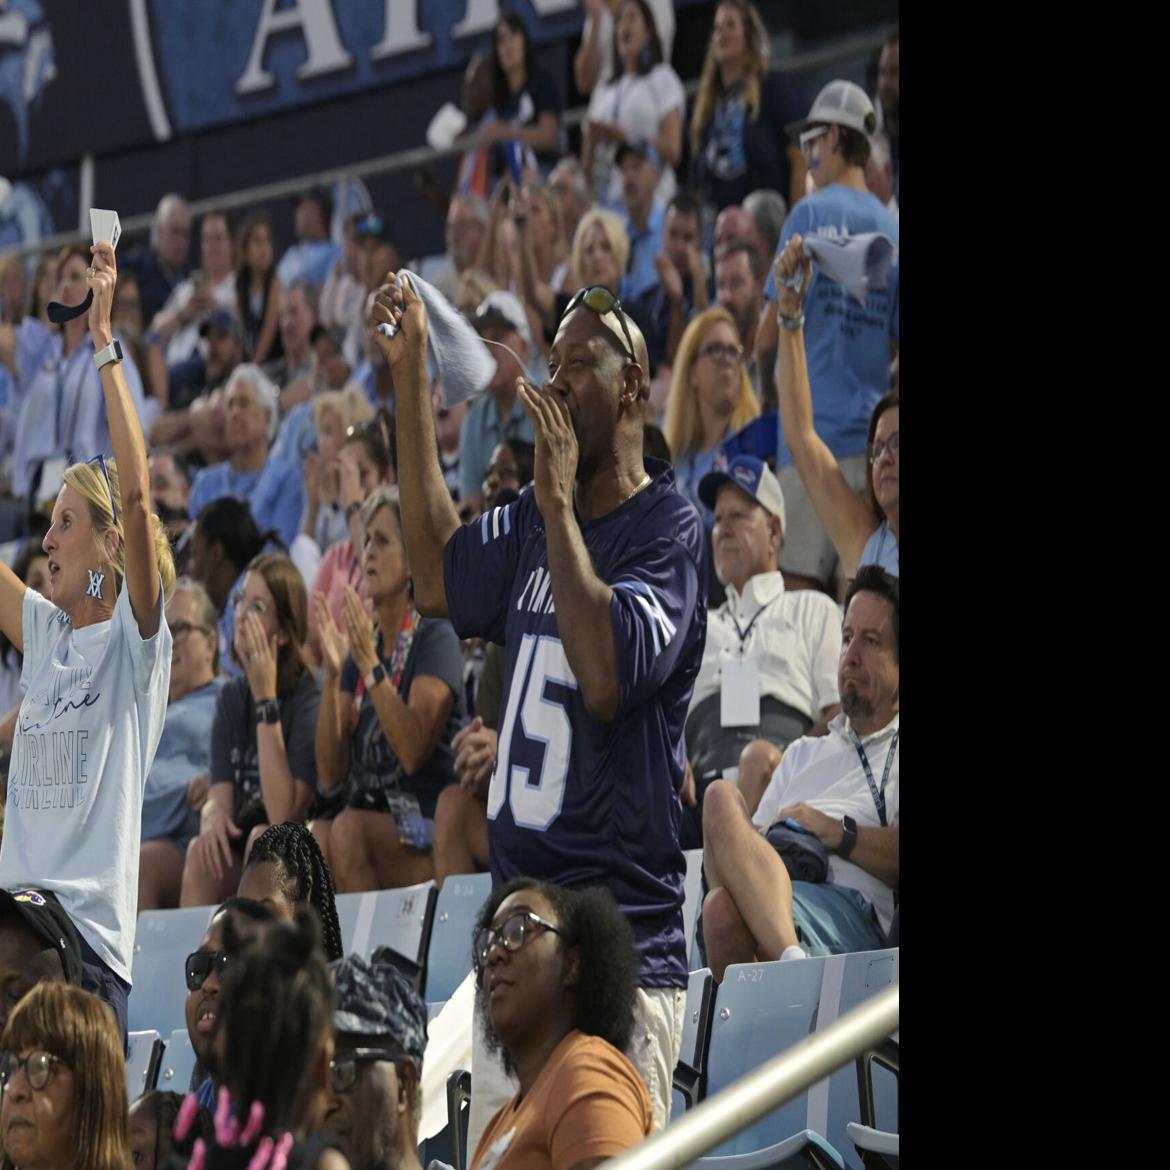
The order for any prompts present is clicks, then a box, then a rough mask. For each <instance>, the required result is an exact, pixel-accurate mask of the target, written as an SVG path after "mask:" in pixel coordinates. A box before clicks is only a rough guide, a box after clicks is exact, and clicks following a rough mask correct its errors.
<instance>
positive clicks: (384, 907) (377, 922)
mask: <svg viewBox="0 0 1170 1170" xmlns="http://www.w3.org/2000/svg"><path fill="white" fill-rule="evenodd" d="M436 894H437V887H436V886H435V883H434V882H433V881H428V882H419V884H418V885H415V886H402V887H401V888H399V889H396V890H376V891H372V892H370V893H367V894H338V895H337V917H338V918H339V919H340V922H341V940H342V943H343V945H344V947H345V953H346V954H347V955H350V954H359V955H364V956H366V957H367V958H368V957H369V955H370V953H371V952H372V951H373V950H374V948H375V947H383V946H388V947H393V948H394V950H395V951H396V952H397V953H398V955H399V956H400V957H401V958H402V959H404V960H405V962H404V963H403V964H402V968H403V973H404V974H407V975H409V976H410V977H411V978H412V980H413V982H414V985H415V987H418V988H421V987H422V986H423V981H424V976H425V971H424V969H423V968H424V965H425V963H426V955H427V944H428V943H429V941H430V934H431V921H432V916H433V912H434V907H435V897H436Z"/></svg>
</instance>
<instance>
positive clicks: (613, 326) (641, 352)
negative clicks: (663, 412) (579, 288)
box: [554, 304, 650, 399]
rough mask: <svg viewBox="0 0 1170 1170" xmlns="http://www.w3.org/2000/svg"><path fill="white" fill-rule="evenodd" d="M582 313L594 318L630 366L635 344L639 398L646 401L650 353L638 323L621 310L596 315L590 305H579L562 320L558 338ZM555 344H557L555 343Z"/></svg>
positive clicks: (602, 333)
mask: <svg viewBox="0 0 1170 1170" xmlns="http://www.w3.org/2000/svg"><path fill="white" fill-rule="evenodd" d="M580 313H585V314H586V315H587V316H589V317H592V318H593V319H594V320H595V321H596V322H597V323H598V324H599V325H600V326H601V330H600V333H601V335H602V336H604V337H606V338H607V339H608V340H609V342H610V344H611V345H612V347H613V348H614V349H615V350H616V351H617V352H618V354H620V355H621V357H622V359H623V362H624V363H625V364H626V365H630V364H631V363H630V345H631V343H632V344H633V357H634V359H635V361H636V363H637V365H638V366H639V368H640V372H639V375H638V398H639V399H644V398H647V397H649V395H650V353H649V350H648V349H647V348H646V338H645V337H643V336H642V330H641V329H639V328H638V325H637V323H636V322H635V321H634V319H633V318H632V317H630V316H629V315H627V314H626V313H625V312H623V311H622V310H621V309H611V310H610V311H609V312H608V313H595V312H594V311H593V310H592V309H590V308H589V306H588V305H585V304H580V305H577V306H576V307H575V308H574V309H573V311H572V313H566V314H565V316H563V317H562V318H561V322H560V325H559V326H558V327H557V337H558V339H559V338H560V336H561V334H562V333H563V332H564V331H565V328H566V326H567V325H568V324H569V321H570V319H571V318H575V317H577V316H578V315H579V314H580ZM623 322H624V323H625V326H626V329H628V330H629V335H630V336H629V340H628V341H627V339H626V332H625V330H623V328H622V323H623ZM554 344H555V342H554Z"/></svg>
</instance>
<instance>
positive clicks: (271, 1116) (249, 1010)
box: [176, 907, 333, 1170]
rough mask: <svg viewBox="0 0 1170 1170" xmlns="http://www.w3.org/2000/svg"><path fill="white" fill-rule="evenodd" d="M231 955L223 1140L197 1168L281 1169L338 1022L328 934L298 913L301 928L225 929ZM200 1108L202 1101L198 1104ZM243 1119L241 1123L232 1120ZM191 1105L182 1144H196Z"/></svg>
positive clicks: (224, 1026)
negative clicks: (325, 947)
mask: <svg viewBox="0 0 1170 1170" xmlns="http://www.w3.org/2000/svg"><path fill="white" fill-rule="evenodd" d="M224 946H225V949H226V950H227V951H228V952H229V953H230V954H232V955H233V956H236V957H237V961H235V962H233V963H231V964H230V965H229V967H228V968H227V970H226V971H225V973H224V979H223V992H222V1000H223V1006H222V1007H221V1009H220V1020H219V1037H218V1040H217V1044H218V1045H219V1046H220V1048H221V1050H222V1053H221V1054H222V1058H223V1059H222V1061H221V1064H222V1067H223V1084H222V1086H221V1088H220V1090H219V1099H218V1105H217V1108H216V1111H215V1132H214V1136H213V1137H212V1138H211V1139H209V1140H206V1141H201V1142H196V1143H195V1147H196V1148H195V1151H194V1154H193V1156H192V1159H191V1163H190V1165H191V1167H193V1168H194V1167H198V1168H200V1170H203V1168H205V1170H245V1168H246V1167H252V1168H253V1170H257V1168H259V1167H265V1168H266V1170H277V1168H279V1167H284V1166H286V1165H288V1166H289V1167H290V1168H291V1166H292V1165H294V1164H295V1163H296V1161H297V1160H298V1159H296V1158H294V1159H293V1161H291V1162H290V1161H288V1158H289V1154H290V1152H292V1147H293V1140H292V1136H291V1133H292V1131H293V1130H294V1129H297V1128H298V1127H299V1126H301V1125H303V1124H304V1123H305V1121H306V1119H307V1117H308V1116H309V1114H310V1112H311V1110H312V1108H313V1105H314V1100H313V1098H314V1094H315V1092H320V1091H321V1087H320V1086H313V1085H312V1084H311V1082H310V1080H309V1078H310V1077H311V1076H312V1069H313V1066H314V1065H315V1064H316V1063H317V1062H318V1061H319V1060H320V1058H321V1055H322V1046H323V1045H324V1044H325V1042H326V1038H327V1036H328V1034H329V1028H330V1024H331V1021H332V1017H333V984H332V982H331V980H330V976H329V970H328V968H327V967H326V965H325V955H324V953H323V952H322V950H321V927H320V924H319V921H318V918H317V915H316V914H314V913H313V912H312V911H311V910H307V909H305V908H304V907H298V909H297V913H296V920H295V921H294V922H292V923H288V922H279V921H277V922H273V923H271V924H269V925H267V926H263V927H260V928H259V929H258V930H253V931H251V932H249V933H245V934H241V933H240V932H239V931H238V930H237V928H236V926H235V924H234V922H233V921H232V919H231V918H228V919H227V920H226V921H225V923H224ZM190 1100H192V1101H193V1100H194V1098H190ZM233 1112H234V1114H235V1116H234V1118H233V1117H232V1113H233ZM191 1113H192V1106H191V1105H188V1103H187V1102H184V1104H183V1107H182V1110H181V1111H180V1118H179V1121H178V1124H177V1125H176V1136H177V1137H179V1138H181V1139H183V1138H186V1137H187V1136H188V1133H187V1127H188V1125H189V1124H190V1114H191Z"/></svg>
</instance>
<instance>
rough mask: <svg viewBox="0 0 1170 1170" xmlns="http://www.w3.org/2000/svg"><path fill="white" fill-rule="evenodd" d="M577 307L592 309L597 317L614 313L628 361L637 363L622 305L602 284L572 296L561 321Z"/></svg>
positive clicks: (584, 289) (632, 340)
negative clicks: (622, 337) (624, 343)
mask: <svg viewBox="0 0 1170 1170" xmlns="http://www.w3.org/2000/svg"><path fill="white" fill-rule="evenodd" d="M578 305H584V306H585V307H586V308H587V309H592V310H593V312H595V313H596V314H597V315H598V316H599V317H604V316H605V315H606V313H616V314H617V319H618V324H619V325H621V327H622V333H623V334H625V338H626V345H627V346H628V347H629V348H628V352H629V355H630V361H632V362H634V363H635V364H636V363H637V361H638V358H637V356H636V355H635V353H634V339H633V338H632V337H631V336H630V327H629V326H628V325H627V324H626V314H625V310H624V309H623V308H622V303H621V301H619V300H618V299H617V297H615V296H614V295H613V293H611V292H610V291H609V289H607V288H606V287H605V285H603V284H594V285H591V286H590V287H589V288H583V289H581V291H580V292H578V293H575V294H574V295H573V299H572V300H571V301H570V302H569V303H568V305H567V306H566V308H565V311H564V313H563V314H562V315H561V320H562V321H563V320H564V319H565V318H566V317H567V316H568V315H569V314H570V313H571V312H572V311H573V310H574V309H575V308H576V307H577V306H578Z"/></svg>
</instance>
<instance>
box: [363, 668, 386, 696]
mask: <svg viewBox="0 0 1170 1170" xmlns="http://www.w3.org/2000/svg"><path fill="white" fill-rule="evenodd" d="M385 677H386V668H385V667H384V666H383V665H382V664H381V663H380V662H376V663H374V665H373V666H371V667H370V669H369V670H368V671H367V672H366V676H365V682H366V690H367V691H372V690H373V689H374V687H376V686H377V685H378V684H379V683H380V682H381V681H382V680H383V679H384V678H385Z"/></svg>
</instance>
